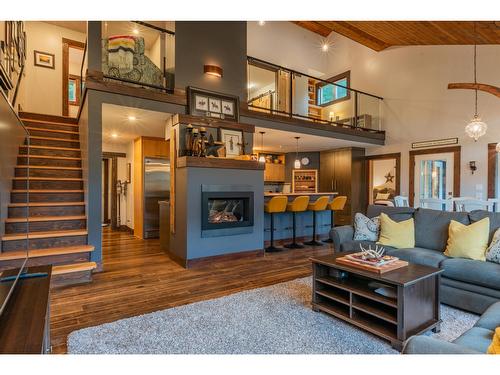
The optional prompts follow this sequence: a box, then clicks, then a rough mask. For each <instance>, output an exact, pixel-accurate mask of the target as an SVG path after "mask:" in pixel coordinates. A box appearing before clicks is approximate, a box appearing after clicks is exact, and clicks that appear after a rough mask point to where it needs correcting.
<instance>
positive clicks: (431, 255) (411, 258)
mask: <svg viewBox="0 0 500 375" xmlns="http://www.w3.org/2000/svg"><path fill="white" fill-rule="evenodd" d="M386 254H387V255H392V256H395V257H398V258H399V259H402V260H406V261H407V262H410V263H417V264H422V265H424V266H431V267H439V265H440V264H441V262H442V261H443V260H445V259H447V258H446V257H445V256H444V255H443V253H442V252H440V251H436V250H429V249H423V248H421V247H414V248H411V249H387V250H386Z"/></svg>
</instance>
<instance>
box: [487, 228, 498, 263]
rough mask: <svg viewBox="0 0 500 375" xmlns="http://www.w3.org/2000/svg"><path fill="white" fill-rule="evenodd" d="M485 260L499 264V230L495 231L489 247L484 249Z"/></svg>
mask: <svg viewBox="0 0 500 375" xmlns="http://www.w3.org/2000/svg"><path fill="white" fill-rule="evenodd" d="M486 260H487V261H490V262H495V263H500V228H498V229H497V230H496V231H495V234H494V235H493V239H492V240H491V243H490V246H489V247H488V248H487V249H486Z"/></svg>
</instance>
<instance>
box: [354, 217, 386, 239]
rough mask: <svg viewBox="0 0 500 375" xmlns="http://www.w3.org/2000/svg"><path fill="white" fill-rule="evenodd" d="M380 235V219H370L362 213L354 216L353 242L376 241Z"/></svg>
mask: <svg viewBox="0 0 500 375" xmlns="http://www.w3.org/2000/svg"><path fill="white" fill-rule="evenodd" d="M379 233H380V217H379V216H375V217H374V218H372V219H370V218H369V217H366V216H365V215H363V214H362V213H359V212H358V213H356V215H354V240H355V241H377V240H378V236H379Z"/></svg>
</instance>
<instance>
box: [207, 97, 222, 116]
mask: <svg viewBox="0 0 500 375" xmlns="http://www.w3.org/2000/svg"><path fill="white" fill-rule="evenodd" d="M208 107H209V111H210V112H214V113H220V112H221V108H220V107H221V101H220V99H214V98H210V99H208Z"/></svg>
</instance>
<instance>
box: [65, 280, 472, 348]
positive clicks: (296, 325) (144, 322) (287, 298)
mask: <svg viewBox="0 0 500 375" xmlns="http://www.w3.org/2000/svg"><path fill="white" fill-rule="evenodd" d="M310 303H311V278H305V279H297V280H293V281H290V282H286V283H282V284H277V285H273V286H269V287H265V288H260V289H254V290H250V291H246V292H241V293H236V294H232V295H229V296H226V297H222V298H217V299H213V300H209V301H203V302H198V303H193V304H190V305H184V306H180V307H175V308H171V309H167V310H163V311H157V312H154V313H150V314H145V315H141V316H136V317H133V318H128V319H122V320H118V321H116V322H112V323H107V324H103V325H100V326H96V327H91V328H85V329H81V330H78V331H74V332H72V333H71V334H70V335H69V337H68V352H69V353H70V354H99V353H103V354H111V353H113V354H121V353H129V354H148V353H157V354H382V353H388V354H396V353H397V351H395V350H393V349H392V348H391V346H390V344H389V343H388V342H386V341H384V340H382V339H379V338H378V337H376V336H374V335H371V334H369V333H367V332H365V331H363V330H361V329H358V328H356V327H354V326H352V325H350V324H348V323H345V322H343V321H341V320H339V319H336V318H334V317H331V316H329V315H326V314H323V313H316V312H313V311H312V310H311V307H310ZM441 317H442V320H443V324H442V327H441V332H440V333H437V334H432V333H430V334H432V335H433V336H435V337H438V338H440V339H442V340H446V341H450V340H453V339H455V338H456V337H458V336H459V335H460V334H462V333H463V332H464V331H466V330H467V329H469V328H470V327H472V326H473V325H474V323H475V322H476V321H477V319H478V316H477V315H474V314H469V313H466V312H463V311H460V310H457V309H453V308H451V307H448V306H445V305H442V306H441Z"/></svg>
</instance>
